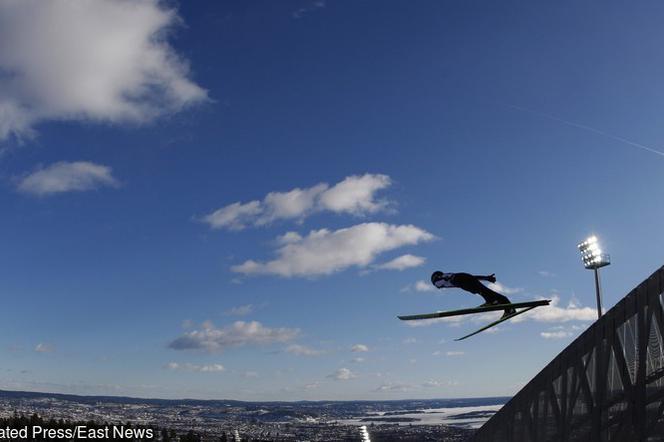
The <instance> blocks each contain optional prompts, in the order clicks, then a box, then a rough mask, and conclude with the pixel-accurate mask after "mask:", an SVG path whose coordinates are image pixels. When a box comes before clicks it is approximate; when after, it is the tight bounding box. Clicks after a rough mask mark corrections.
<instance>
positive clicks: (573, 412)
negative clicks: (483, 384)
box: [471, 267, 664, 442]
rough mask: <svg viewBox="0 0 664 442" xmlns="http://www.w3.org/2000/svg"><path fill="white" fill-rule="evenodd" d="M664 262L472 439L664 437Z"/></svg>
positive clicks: (592, 441)
mask: <svg viewBox="0 0 664 442" xmlns="http://www.w3.org/2000/svg"><path fill="white" fill-rule="evenodd" d="M663 292H664V267H661V268H660V269H659V270H657V271H656V272H655V273H653V274H652V276H650V277H649V278H648V279H646V280H645V281H643V282H642V283H641V284H639V286H638V287H636V288H635V289H634V290H632V291H631V292H630V293H629V294H628V295H627V296H625V298H623V299H622V300H621V301H620V302H619V303H618V304H616V306H615V307H613V308H612V309H611V310H609V311H608V312H607V313H606V314H605V315H604V316H602V318H601V319H599V320H598V321H597V322H595V323H594V324H593V325H591V326H590V327H589V328H588V329H587V330H586V331H585V332H584V333H583V334H582V335H581V336H579V337H578V338H577V339H576V340H575V341H574V342H572V343H571V344H570V345H569V346H568V347H567V348H566V349H565V350H563V351H562V352H561V353H560V354H559V355H558V356H557V357H556V358H555V359H554V360H553V361H551V362H550V363H549V364H548V365H547V366H546V367H545V368H544V369H543V370H542V371H541V372H540V373H539V374H538V375H537V376H535V377H534V378H533V379H532V380H531V381H530V382H529V383H528V384H527V385H526V386H525V387H524V388H523V389H522V390H521V391H519V392H518V393H517V394H516V395H515V396H514V397H513V398H512V399H511V400H510V401H509V402H508V403H507V404H505V406H503V408H502V409H501V410H500V411H499V412H498V413H496V414H495V415H494V416H493V417H492V418H491V419H490V420H489V421H487V422H486V423H485V424H484V425H483V426H482V428H480V429H479V430H478V431H477V433H475V435H474V436H473V438H472V439H471V440H472V441H473V442H485V441H490V442H501V441H533V442H545V441H551V442H554V441H555V442H564V441H583V442H586V441H588V442H599V441H630V442H631V441H643V442H645V441H648V442H656V441H664V340H663V339H662V337H663V336H664V293H663Z"/></svg>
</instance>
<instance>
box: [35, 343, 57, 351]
mask: <svg viewBox="0 0 664 442" xmlns="http://www.w3.org/2000/svg"><path fill="white" fill-rule="evenodd" d="M35 351H36V352H37V353H52V352H54V351H55V347H54V346H53V344H48V343H45V342H40V343H39V344H37V345H36V346H35Z"/></svg>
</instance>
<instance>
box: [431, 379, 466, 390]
mask: <svg viewBox="0 0 664 442" xmlns="http://www.w3.org/2000/svg"><path fill="white" fill-rule="evenodd" d="M458 384H459V382H458V381H454V380H449V381H436V380H433V379H430V380H428V381H426V382H424V383H423V384H422V387H424V388H439V387H450V386H454V385H458Z"/></svg>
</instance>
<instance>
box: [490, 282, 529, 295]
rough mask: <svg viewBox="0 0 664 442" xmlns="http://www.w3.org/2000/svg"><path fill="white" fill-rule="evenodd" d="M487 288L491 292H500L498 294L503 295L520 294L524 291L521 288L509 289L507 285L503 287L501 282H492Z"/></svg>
mask: <svg viewBox="0 0 664 442" xmlns="http://www.w3.org/2000/svg"><path fill="white" fill-rule="evenodd" d="M487 286H488V287H489V288H490V289H491V290H493V291H495V292H498V293H501V294H503V295H513V294H515V293H520V292H522V291H523V289H522V288H520V287H514V288H513V287H507V286H506V285H503V284H501V283H499V282H490V283H489V284H487Z"/></svg>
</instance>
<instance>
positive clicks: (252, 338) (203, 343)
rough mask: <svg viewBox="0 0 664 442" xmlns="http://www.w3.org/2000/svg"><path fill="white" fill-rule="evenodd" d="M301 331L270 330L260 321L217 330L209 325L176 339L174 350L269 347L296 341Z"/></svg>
mask: <svg viewBox="0 0 664 442" xmlns="http://www.w3.org/2000/svg"><path fill="white" fill-rule="evenodd" d="M299 333H300V331H299V330H298V329H293V328H269V327H265V326H264V325H263V324H261V323H260V322H258V321H251V322H245V321H236V322H234V323H233V324H232V325H229V326H226V327H223V328H216V327H215V326H214V325H213V324H211V323H209V322H206V323H204V324H203V327H202V329H201V330H192V331H190V332H187V333H185V334H184V335H182V336H180V337H178V338H176V339H175V340H173V341H172V342H171V343H170V344H169V345H168V347H169V348H171V349H173V350H204V351H207V352H220V351H223V350H225V349H227V348H230V347H241V346H244V345H268V344H274V343H285V342H288V341H291V340H293V339H294V338H295V337H296V336H297V335H298V334H299Z"/></svg>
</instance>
